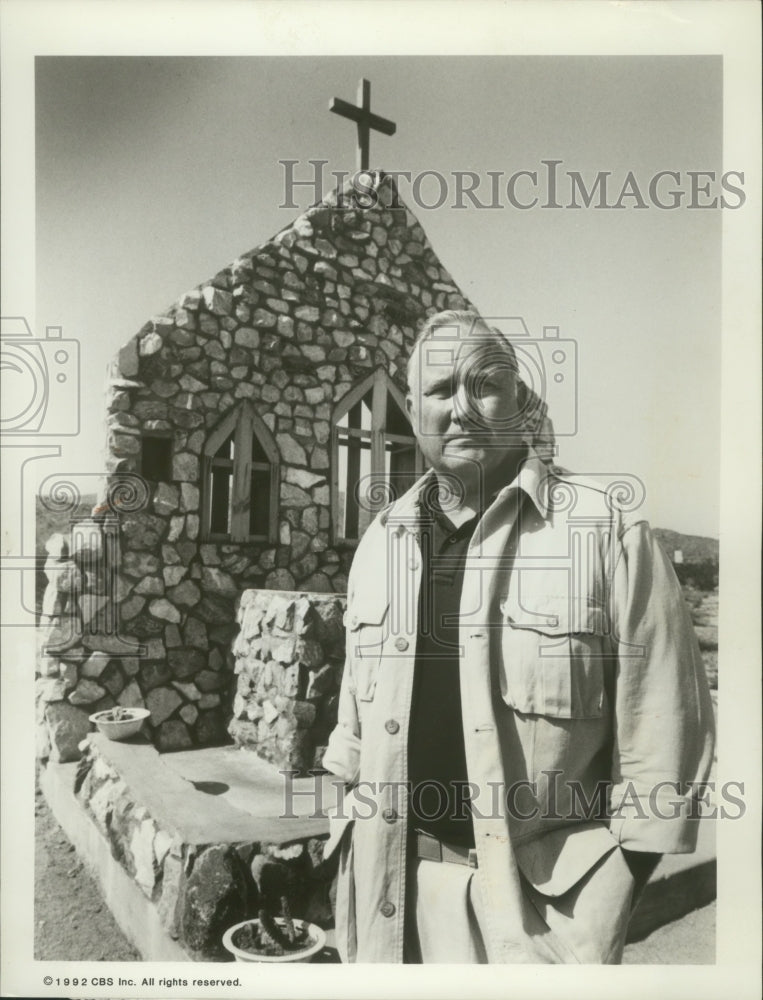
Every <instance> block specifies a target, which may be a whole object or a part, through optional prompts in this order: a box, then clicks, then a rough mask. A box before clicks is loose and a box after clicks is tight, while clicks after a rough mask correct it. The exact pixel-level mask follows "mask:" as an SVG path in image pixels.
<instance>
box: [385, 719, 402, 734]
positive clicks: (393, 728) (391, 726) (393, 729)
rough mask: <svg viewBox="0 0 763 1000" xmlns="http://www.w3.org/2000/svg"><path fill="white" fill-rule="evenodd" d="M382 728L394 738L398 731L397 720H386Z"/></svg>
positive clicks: (398, 724)
mask: <svg viewBox="0 0 763 1000" xmlns="http://www.w3.org/2000/svg"><path fill="white" fill-rule="evenodd" d="M384 728H385V729H386V730H387V732H388V733H391V734H392V736H394V735H395V733H397V732H399V730H400V723H399V722H398V721H397V719H387V721H386V722H385V723H384Z"/></svg>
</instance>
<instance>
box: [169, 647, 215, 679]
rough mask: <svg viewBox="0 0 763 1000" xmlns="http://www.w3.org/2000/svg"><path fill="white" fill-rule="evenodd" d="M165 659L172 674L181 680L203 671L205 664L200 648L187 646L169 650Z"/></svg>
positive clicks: (204, 656) (204, 655)
mask: <svg viewBox="0 0 763 1000" xmlns="http://www.w3.org/2000/svg"><path fill="white" fill-rule="evenodd" d="M167 660H168V662H169V665H170V670H171V671H172V676H173V677H176V678H177V679H178V680H181V681H182V680H185V679H186V678H187V677H193V676H194V674H197V673H199V671H202V672H203V670H204V668H205V667H206V665H207V657H206V654H205V653H204V652H203V651H202V650H200V649H191V648H189V647H187V646H180V647H179V648H178V649H171V650H169V652H168V654H167ZM197 680H198V679H197Z"/></svg>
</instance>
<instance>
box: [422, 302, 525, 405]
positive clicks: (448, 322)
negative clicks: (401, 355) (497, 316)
mask: <svg viewBox="0 0 763 1000" xmlns="http://www.w3.org/2000/svg"><path fill="white" fill-rule="evenodd" d="M447 326H462V327H467V329H468V330H469V334H470V335H471V333H472V331H474V330H479V331H480V332H481V331H483V330H484V331H485V333H486V334H487V336H486V338H485V339H488V340H491V341H493V342H494V343H495V345H496V347H498V348H499V349H500V350H502V351H504V352H505V353H506V355H507V357H508V358H509V359H510V368H511V370H512V371H513V372H514V374H515V375H517V374H518V373H519V366H518V364H517V355H516V352H515V351H514V347H513V345H512V343H511V341H510V340H509V338H508V337H507V336H506V335H505V334H503V333H501V331H500V330H499V329H498V327H496V326H491V325H490V324H489V323H488V322H487V321H486V320H484V319H483V318H482V317H481V316H480V315H479V314H478V313H476V312H472V311H470V310H467V309H446V310H445V311H444V312H438V313H435V314H434V315H433V316H430V317H429V319H427V320H426V321H425V322H424V324H423V325H422V327H421V329H420V330H419V332H418V335H417V336H416V339H415V340H414V342H413V347H412V348H411V353H410V355H409V356H408V365H407V370H406V377H407V381H408V387H409V389H410V380H411V367H412V364H413V360H414V358H415V357H416V355H417V354H418V351H419V348H420V347H421V345H422V343H423V342H424V341H425V340H426V339H427V337H428V336H429V335H430V334H431V333H434V331H435V330H440V329H442V328H443V327H447Z"/></svg>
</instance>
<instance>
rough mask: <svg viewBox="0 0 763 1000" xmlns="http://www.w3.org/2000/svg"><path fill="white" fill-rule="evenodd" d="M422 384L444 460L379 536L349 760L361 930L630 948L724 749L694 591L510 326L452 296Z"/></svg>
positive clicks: (454, 941) (353, 615) (500, 955)
mask: <svg viewBox="0 0 763 1000" xmlns="http://www.w3.org/2000/svg"><path fill="white" fill-rule="evenodd" d="M408 382H409V394H408V397H407V407H408V412H409V415H410V417H411V422H412V425H413V428H414V432H415V435H416V438H417V441H418V444H419V447H420V449H421V452H422V453H423V456H424V458H425V459H426V462H427V464H428V465H429V466H430V469H429V471H428V472H427V473H426V474H425V475H424V477H423V478H422V479H421V480H419V482H418V483H416V484H415V486H414V487H413V488H412V489H410V490H409V491H408V492H407V493H406V494H405V495H404V496H402V497H401V498H400V499H399V500H397V501H396V502H395V503H393V504H392V505H391V506H390V507H388V508H387V509H386V510H384V511H383V512H382V513H381V514H380V515H379V516H378V517H377V518H376V519H375V521H374V522H373V523H372V524H371V525H370V527H369V528H368V530H367V532H366V534H365V535H364V537H363V539H362V541H361V543H360V545H359V547H358V551H357V554H356V556H355V560H354V563H353V568H352V571H351V573H350V579H349V584H348V609H347V662H346V667H345V672H344V676H343V681H342V690H341V695H340V704H339V719H338V724H337V726H336V729H335V730H334V732H333V733H332V736H331V739H330V742H329V746H328V749H327V752H326V756H325V758H324V766H325V767H326V768H327V769H328V770H329V771H331V772H333V773H334V774H336V775H338V776H339V777H340V778H342V779H343V781H344V782H345V783H346V788H347V794H346V796H345V800H344V805H343V808H342V810H341V813H340V815H339V816H338V817H337V818H336V819H335V820H333V821H332V832H331V835H330V838H329V843H328V845H327V854H330V853H331V852H332V851H334V850H337V851H338V853H339V875H338V885H337V902H336V911H337V913H336V922H337V947H338V949H339V952H340V955H341V957H342V959H343V960H344V961H357V962H475V963H477V962H546V963H549V962H553V963H556V962H607V963H614V962H619V961H620V959H621V955H622V949H623V944H624V939H625V933H626V930H627V925H628V920H629V916H630V913H631V910H632V906H633V903H634V901H635V899H636V896H637V894H638V892H639V891H640V890H641V888H642V887H643V885H644V883H645V881H646V879H647V878H648V875H649V873H650V872H651V870H652V869H653V868H654V866H655V864H656V863H657V862H658V861H659V857H660V855H661V854H663V853H666V852H676V853H680V852H688V851H691V850H693V849H694V846H695V842H696V835H697V823H696V819H697V817H698V816H699V809H698V803H697V801H696V794H695V793H696V792H697V790H698V789H697V787H695V785H697V786H699V787H701V785H700V784H699V783H701V782H703V781H705V780H706V779H707V777H708V774H709V769H710V766H711V761H712V749H713V736H712V731H713V723H712V706H711V702H710V697H709V692H708V689H707V683H706V680H705V676H704V671H703V667H702V661H701V658H700V654H699V649H698V647H697V643H696V639H695V637H694V634H693V631H692V627H691V623H690V620H689V618H688V614H687V611H686V608H685V605H684V603H683V599H682V596H681V593H680V588H679V586H678V583H677V581H676V578H675V575H674V574H673V571H672V568H671V567H670V565H669V563H668V562H667V560H666V558H665V556H664V554H663V553H662V551H661V550H660V549H659V547H658V546H657V544H656V543H655V541H654V538H653V535H652V533H651V531H650V528H649V525H648V524H647V522H646V520H645V519H644V516H643V514H642V512H641V511H640V510H638V509H635V510H631V511H623V510H621V509H619V507H618V505H617V504H616V503H615V502H614V500H613V491H612V490H608V489H607V488H606V484H604V485H602V484H600V483H598V482H593V481H591V480H589V479H587V478H586V477H574V476H570V475H567V474H563V473H561V472H559V471H557V470H552V469H551V468H550V467H549V466H548V465H546V464H545V463H544V462H543V461H541V460H540V458H539V457H538V456H537V455H536V454H535V453H534V451H533V449H532V448H531V447H529V446H528V436H529V425H530V423H531V418H532V416H533V415H532V414H528V412H527V402H528V399H530V398H531V397H530V395H529V394H528V392H527V391H526V387H524V386H523V384H522V382H521V380H520V379H519V378H518V366H517V359H516V356H515V352H514V349H513V347H512V345H511V344H510V343H509V342H508V341H507V340H506V339H505V338H504V337H503V336H502V335H501V334H500V332H499V331H497V330H495V329H493V328H490V327H488V326H487V325H486V324H485V323H484V322H483V321H482V320H481V319H480V318H479V317H477V316H476V315H474V314H471V313H465V312H448V313H442V314H438V315H436V316H434V317H432V318H430V319H429V320H428V322H427V323H426V324H425V326H424V328H423V330H422V331H421V333H420V335H419V337H418V339H417V341H416V344H415V345H414V348H413V351H412V354H411V358H410V361H409V372H408ZM552 416H553V415H552ZM692 783H695V785H693V784H692Z"/></svg>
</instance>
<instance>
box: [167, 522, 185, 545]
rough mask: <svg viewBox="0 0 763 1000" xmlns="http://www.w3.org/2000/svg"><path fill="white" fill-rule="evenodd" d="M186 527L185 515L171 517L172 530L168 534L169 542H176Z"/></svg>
mask: <svg viewBox="0 0 763 1000" xmlns="http://www.w3.org/2000/svg"><path fill="white" fill-rule="evenodd" d="M184 527H185V518H184V517H171V518H170V530H169V534H168V535H167V541H168V542H176V541H177V540H178V538H180V536H181V535H182V533H183V528H184Z"/></svg>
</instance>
